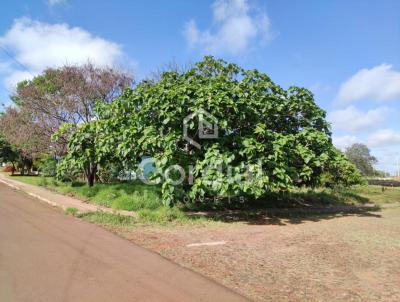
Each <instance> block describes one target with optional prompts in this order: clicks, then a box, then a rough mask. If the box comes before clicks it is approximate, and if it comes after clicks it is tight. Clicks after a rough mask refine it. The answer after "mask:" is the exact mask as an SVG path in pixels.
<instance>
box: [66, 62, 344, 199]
mask: <svg viewBox="0 0 400 302" xmlns="http://www.w3.org/2000/svg"><path fill="white" fill-rule="evenodd" d="M203 119H207V120H208V122H210V123H214V124H215V125H216V126H218V137H216V138H214V139H202V134H204V133H205V134H210V133H211V132H212V130H213V129H212V128H213V127H210V125H209V124H207V123H206V127H205V128H203V129H201V128H199V125H198V121H199V120H203ZM91 123H92V124H94V125H96V126H92V127H91V129H97V130H96V131H98V132H101V133H102V134H103V135H102V137H101V138H100V139H98V140H97V142H96V144H97V145H101V146H102V148H103V149H98V150H99V152H95V154H96V155H101V156H100V158H101V159H102V160H103V159H104V157H103V156H104V155H107V154H109V150H110V149H111V150H112V151H113V154H114V155H115V156H116V157H117V158H119V159H120V160H121V161H123V162H124V164H125V166H127V167H133V166H134V165H135V164H137V163H138V162H140V160H141V158H143V157H145V156H151V157H152V158H153V160H154V164H155V166H156V168H157V170H156V172H155V173H154V178H157V179H160V180H161V184H162V192H163V199H164V202H165V204H170V203H171V202H174V201H176V200H177V199H178V198H182V196H183V195H184V194H186V193H187V194H188V195H189V196H190V197H191V198H204V197H207V196H219V197H226V196H238V195H246V196H251V197H255V198H257V197H260V196H262V195H263V194H265V193H266V192H269V191H281V190H288V189H290V188H293V187H296V186H303V185H309V186H310V185H311V186H313V185H317V184H318V182H319V180H320V176H321V174H322V173H323V172H324V171H325V170H326V169H327V168H328V164H329V162H330V161H333V160H336V159H337V158H338V156H339V155H338V152H336V151H334V150H335V149H334V147H333V146H332V142H331V138H330V130H329V124H328V123H327V122H326V120H325V111H324V110H322V109H321V108H320V107H318V105H317V104H316V103H315V101H314V98H313V95H312V93H311V92H310V91H308V90H307V89H304V88H300V87H294V86H293V87H290V88H289V89H287V90H285V89H283V88H281V87H280V86H278V85H277V84H275V83H274V82H272V81H271V79H270V78H269V77H268V76H267V75H266V74H263V73H261V72H259V71H257V70H244V69H242V68H240V67H239V66H237V65H235V64H229V63H226V62H225V61H223V60H216V59H214V58H213V57H205V59H204V60H203V61H201V62H199V63H197V64H196V65H195V66H194V67H193V68H191V69H188V70H186V71H184V72H178V71H170V72H164V73H163V74H162V75H161V78H160V79H159V80H157V81H143V82H142V83H140V84H139V85H138V86H137V87H136V88H135V89H127V90H126V91H125V93H124V94H123V95H122V96H121V97H120V98H118V99H117V100H116V101H114V102H112V103H111V104H109V105H106V106H101V107H100V108H99V120H97V121H92V122H91ZM82 129H83V128H82ZM91 129H87V130H88V131H82V130H79V131H78V132H77V135H78V136H79V137H81V139H83V138H84V137H90V132H91V131H92V130H91ZM98 129H103V130H98ZM214 130H215V129H214ZM184 133H186V136H185V135H184ZM188 137H190V139H188ZM75 141H76V142H77V143H78V144H81V145H80V147H79V146H76V149H79V148H82V146H83V144H82V143H80V142H79V139H76V138H75ZM71 143H72V144H74V143H73V141H71ZM70 149H71V147H70ZM107 156H108V155H107ZM100 158H99V160H100ZM77 160H80V161H83V160H84V158H82V153H79V152H78V153H75V155H74V156H72V155H71V157H70V158H69V162H70V163H72V164H73V163H75V162H76V161H77ZM337 162H338V163H339V162H340V161H337ZM332 167H333V166H332V165H331V166H330V168H331V169H332ZM64 169H68V165H66V166H65V167H64ZM167 176H169V177H167ZM343 177H344V175H343ZM178 180H179V181H178Z"/></svg>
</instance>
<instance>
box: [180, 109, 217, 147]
mask: <svg viewBox="0 0 400 302" xmlns="http://www.w3.org/2000/svg"><path fill="white" fill-rule="evenodd" d="M196 118H197V119H198V127H197V132H198V137H199V139H216V138H218V119H217V118H216V117H215V116H213V115H212V114H211V113H209V112H207V111H205V110H203V109H200V110H198V111H196V112H193V113H191V114H189V115H188V116H186V117H185V118H184V120H183V138H184V140H186V141H187V142H188V143H189V144H191V145H193V146H195V147H196V148H198V149H201V145H200V143H199V142H196V141H195V140H194V139H193V138H192V137H191V136H190V135H189V133H188V130H189V128H192V127H191V126H192V125H194V121H195V120H196Z"/></svg>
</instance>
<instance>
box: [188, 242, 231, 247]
mask: <svg viewBox="0 0 400 302" xmlns="http://www.w3.org/2000/svg"><path fill="white" fill-rule="evenodd" d="M225 243H226V241H213V242H202V243H192V244H188V245H186V246H187V247H195V246H204V245H207V246H212V245H223V244H225Z"/></svg>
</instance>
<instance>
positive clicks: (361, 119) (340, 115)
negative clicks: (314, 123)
mask: <svg viewBox="0 0 400 302" xmlns="http://www.w3.org/2000/svg"><path fill="white" fill-rule="evenodd" d="M389 112H390V110H389V108H386V107H379V108H376V109H372V110H368V111H365V112H364V111H361V110H358V109H357V108H356V107H354V106H349V107H347V108H346V109H343V110H336V111H332V112H330V113H329V114H328V117H327V119H328V121H329V122H331V123H332V126H333V129H334V130H343V131H346V132H351V133H354V132H358V131H367V130H370V129H373V128H379V126H381V123H382V122H383V121H384V120H385V117H386V115H387V114H388V113H389Z"/></svg>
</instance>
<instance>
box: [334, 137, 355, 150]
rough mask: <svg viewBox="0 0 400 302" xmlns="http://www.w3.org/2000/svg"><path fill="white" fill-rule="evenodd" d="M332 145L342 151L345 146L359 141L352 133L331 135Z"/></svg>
mask: <svg viewBox="0 0 400 302" xmlns="http://www.w3.org/2000/svg"><path fill="white" fill-rule="evenodd" d="M332 142H333V145H334V146H335V147H336V148H338V149H340V150H342V151H344V150H345V149H346V148H347V147H350V146H351V145H352V144H355V143H359V142H360V140H359V139H358V138H357V137H356V136H353V135H343V136H332Z"/></svg>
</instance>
